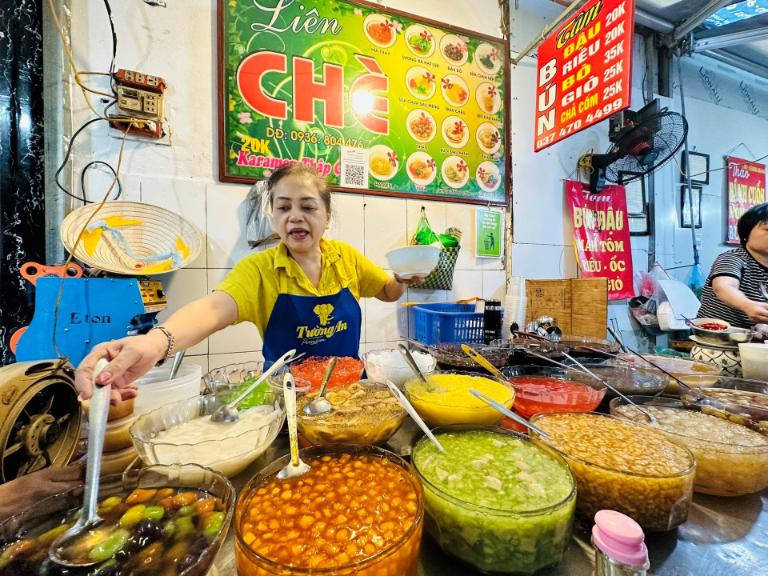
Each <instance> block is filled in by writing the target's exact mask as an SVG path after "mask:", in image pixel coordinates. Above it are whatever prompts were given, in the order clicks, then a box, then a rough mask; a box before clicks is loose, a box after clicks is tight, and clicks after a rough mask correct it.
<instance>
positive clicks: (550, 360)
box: [526, 350, 586, 374]
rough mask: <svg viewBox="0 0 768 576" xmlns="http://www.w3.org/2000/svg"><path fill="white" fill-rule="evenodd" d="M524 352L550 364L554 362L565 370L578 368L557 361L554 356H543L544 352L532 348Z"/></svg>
mask: <svg viewBox="0 0 768 576" xmlns="http://www.w3.org/2000/svg"><path fill="white" fill-rule="evenodd" d="M526 354H530V355H531V356H535V357H536V358H539V359H540V360H545V361H546V362H549V363H550V364H554V365H555V366H560V368H565V369H566V370H578V367H576V366H569V365H568V364H563V363H562V362H558V361H557V360H555V359H554V358H550V357H549V356H544V354H539V353H538V352H533V351H532V350H526ZM563 354H564V353H563ZM582 372H584V373H585V374H586V371H584V370H582Z"/></svg>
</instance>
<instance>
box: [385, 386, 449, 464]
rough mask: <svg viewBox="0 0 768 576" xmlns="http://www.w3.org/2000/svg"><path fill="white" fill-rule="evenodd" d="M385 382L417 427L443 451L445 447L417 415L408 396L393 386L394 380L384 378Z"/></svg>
mask: <svg viewBox="0 0 768 576" xmlns="http://www.w3.org/2000/svg"><path fill="white" fill-rule="evenodd" d="M386 383H387V388H389V391H390V392H391V393H392V395H393V396H394V397H395V398H396V399H397V401H398V402H399V403H400V406H402V407H403V408H405V411H406V412H408V414H409V415H410V417H411V418H413V421H414V422H416V424H417V425H418V426H419V428H421V431H422V432H424V434H426V435H427V438H429V439H430V440H431V441H432V443H433V444H434V445H435V446H437V449H438V450H440V452H445V448H443V446H442V444H440V442H439V440H438V439H437V438H435V435H434V434H432V431H431V430H430V429H429V426H427V424H426V422H424V420H422V419H421V416H419V413H418V412H416V409H415V408H414V407H413V404H411V403H410V402H409V401H408V398H406V397H405V394H403V393H402V392H401V391H400V389H399V388H398V387H397V386H395V384H394V382H391V381H389V380H386Z"/></svg>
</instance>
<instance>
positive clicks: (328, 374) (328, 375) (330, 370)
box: [317, 356, 338, 398]
mask: <svg viewBox="0 0 768 576" xmlns="http://www.w3.org/2000/svg"><path fill="white" fill-rule="evenodd" d="M337 360H338V358H336V356H333V357H331V359H330V360H329V361H328V366H326V367H325V374H323V383H322V385H321V386H320V393H319V394H318V395H317V398H322V397H323V395H324V394H325V387H326V386H328V381H329V380H330V379H331V375H332V374H333V370H334V368H336V361H337Z"/></svg>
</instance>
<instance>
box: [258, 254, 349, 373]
mask: <svg viewBox="0 0 768 576" xmlns="http://www.w3.org/2000/svg"><path fill="white" fill-rule="evenodd" d="M338 266H339V260H337V261H336V262H334V264H333V268H334V271H335V272H336V276H337V277H338V279H339V282H340V283H341V285H342V288H341V290H340V291H339V292H337V293H336V294H331V295H329V296H295V295H293V294H287V282H288V281H287V278H286V273H285V271H284V270H281V271H279V272H278V275H279V283H280V293H279V294H278V296H277V300H276V301H275V306H274V308H272V313H271V314H270V316H269V321H268V322H267V328H266V330H265V331H264V350H263V354H264V360H265V363H268V364H271V363H272V362H274V361H275V360H277V359H278V358H279V357H280V356H282V355H283V354H285V353H286V352H288V350H291V349H292V348H295V349H296V350H297V351H298V352H306V354H307V356H351V357H352V358H357V354H358V351H359V349H360V328H361V325H362V318H363V317H362V314H361V312H360V305H359V304H358V303H357V300H356V299H355V297H354V296H353V295H352V292H350V290H349V288H348V287H347V285H345V283H344V280H343V277H342V275H341V273H340V272H339V269H338Z"/></svg>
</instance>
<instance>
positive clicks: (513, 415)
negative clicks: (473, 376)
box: [469, 388, 549, 439]
mask: <svg viewBox="0 0 768 576" xmlns="http://www.w3.org/2000/svg"><path fill="white" fill-rule="evenodd" d="M469 393H470V394H472V396H474V397H476V398H479V399H480V400H482V401H483V402H485V403H486V404H488V405H489V406H490V407H491V408H495V409H496V410H498V411H499V412H501V413H502V414H504V416H506V417H507V418H512V420H514V421H515V422H517V423H518V424H522V425H523V426H525V427H526V428H528V429H529V430H533V431H534V432H536V434H538V435H539V436H542V437H544V438H547V439H549V434H547V433H546V432H544V430H542V429H541V428H539V427H538V426H535V425H533V424H531V423H530V422H528V420H526V419H525V418H523V417H522V416H520V415H519V414H516V413H515V412H512V410H510V409H509V408H507V407H506V406H504V405H503V404H499V403H498V402H496V400H494V399H493V398H489V397H488V396H486V395H485V394H483V393H482V392H480V391H478V390H475V389H474V388H470V389H469Z"/></svg>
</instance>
